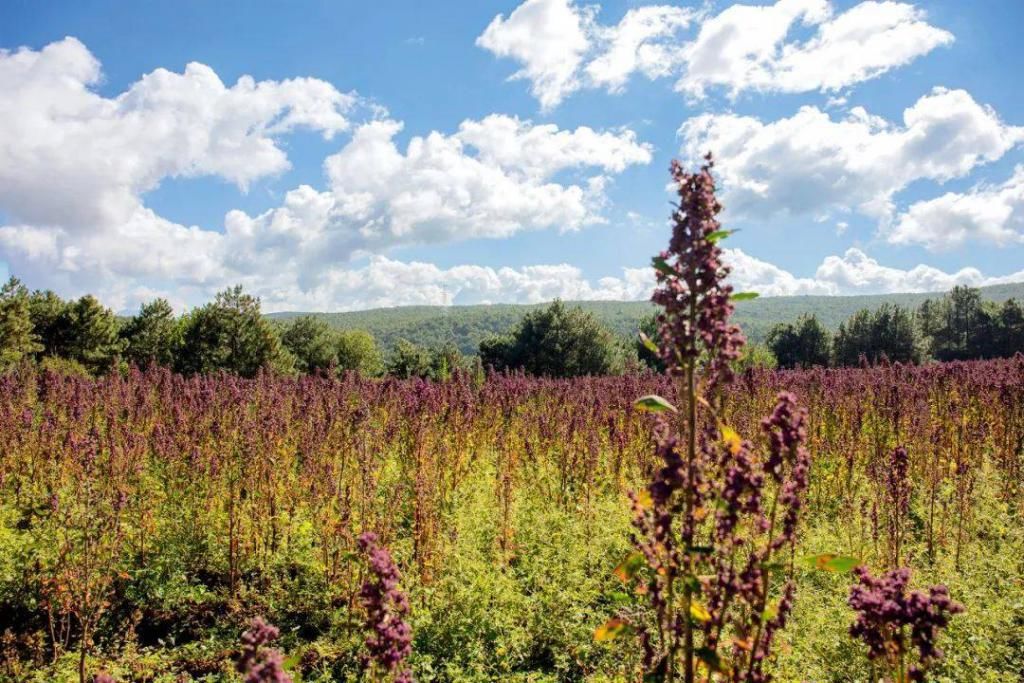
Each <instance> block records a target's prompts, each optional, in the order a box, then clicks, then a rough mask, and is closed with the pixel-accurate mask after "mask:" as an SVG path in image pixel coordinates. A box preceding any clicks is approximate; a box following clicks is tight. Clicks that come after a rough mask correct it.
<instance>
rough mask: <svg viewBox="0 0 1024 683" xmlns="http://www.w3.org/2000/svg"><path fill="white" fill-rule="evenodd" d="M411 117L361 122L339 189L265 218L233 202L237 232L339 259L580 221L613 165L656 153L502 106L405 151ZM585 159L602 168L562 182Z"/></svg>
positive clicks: (297, 199)
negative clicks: (524, 117) (511, 113)
mask: <svg viewBox="0 0 1024 683" xmlns="http://www.w3.org/2000/svg"><path fill="white" fill-rule="evenodd" d="M401 127H402V124H400V123H398V122H395V121H390V120H379V121H372V122H369V123H367V124H364V125H362V126H360V127H359V128H357V129H356V131H355V132H354V134H353V137H352V140H351V142H349V143H348V144H347V145H345V146H344V147H343V148H342V149H341V150H340V151H339V152H338V153H337V154H334V155H331V156H329V157H328V158H327V159H326V161H325V162H324V169H325V173H326V176H327V182H328V189H326V190H325V191H322V192H318V191H315V190H313V189H312V188H310V187H302V188H299V189H297V190H295V191H293V192H292V193H289V195H288V197H287V199H286V201H285V204H284V205H283V206H281V207H279V208H276V209H273V210H271V211H267V212H265V213H263V214H261V215H259V216H247V215H246V214H244V213H241V212H237V211H236V212H232V213H231V214H229V216H228V220H227V229H228V234H229V236H232V237H238V238H243V237H244V238H245V239H247V240H249V241H250V243H251V246H252V247H253V248H254V249H255V250H257V251H259V252H260V253H261V254H263V255H264V257H265V255H266V254H267V253H268V252H269V251H272V250H274V249H275V248H276V247H278V246H281V245H283V246H284V247H285V248H286V249H287V250H289V251H291V252H294V251H296V250H301V249H308V251H309V252H310V254H312V255H315V256H316V257H317V258H321V259H331V260H336V259H346V258H348V257H350V256H352V255H353V254H356V253H358V252H365V251H381V250H383V249H386V248H389V247H394V246H398V245H403V244H416V243H437V242H446V241H455V240H463V239H471V238H500V237H509V236H511V235H514V234H516V233H518V232H520V231H523V230H538V229H544V228H554V229H558V230H563V231H564V230H576V229H579V228H580V227H582V226H585V225H587V224H591V223H596V222H601V221H603V220H604V219H603V217H602V216H601V214H600V208H601V207H602V206H603V205H604V203H605V201H606V199H605V185H606V183H607V175H606V174H614V173H619V172H621V171H623V170H625V169H626V168H627V167H628V166H630V165H634V164H647V163H649V162H650V160H651V150H650V148H649V147H648V146H647V145H644V144H641V143H639V142H638V141H637V140H636V136H635V135H634V134H633V132H632V131H617V132H601V133H599V132H596V131H594V130H592V129H590V128H586V127H581V128H577V129H575V130H572V131H568V130H559V129H558V128H557V127H556V126H553V125H533V124H532V123H530V122H527V121H521V120H519V119H516V118H513V117H508V116H502V115H492V116H488V117H486V118H484V119H482V120H480V121H464V122H463V123H462V125H461V126H460V127H459V130H458V132H456V133H454V134H452V135H444V134H442V133H439V132H436V131H435V132H432V133H430V134H429V135H427V136H425V137H420V136H414V137H413V138H412V139H411V140H410V141H409V142H408V144H407V145H406V147H405V149H404V150H401V149H399V147H398V146H397V145H396V143H395V141H394V137H395V135H396V134H397V133H398V132H399V130H400V129H401ZM583 169H594V171H596V172H597V174H596V175H589V176H585V177H582V178H581V179H579V180H578V181H577V182H575V183H570V182H556V178H555V177H556V176H560V175H561V174H563V173H577V174H578V172H580V171H582V170H583ZM242 253H243V252H241V251H236V252H235V254H236V256H238V255H240V254H242Z"/></svg>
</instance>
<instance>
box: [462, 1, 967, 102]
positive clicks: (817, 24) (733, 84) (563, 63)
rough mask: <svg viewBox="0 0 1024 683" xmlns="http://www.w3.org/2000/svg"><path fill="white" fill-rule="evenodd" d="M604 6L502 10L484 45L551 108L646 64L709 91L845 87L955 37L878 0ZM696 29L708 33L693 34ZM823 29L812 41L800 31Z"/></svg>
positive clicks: (912, 10) (615, 88) (653, 72)
mask: <svg viewBox="0 0 1024 683" xmlns="http://www.w3.org/2000/svg"><path fill="white" fill-rule="evenodd" d="M598 10H599V8H598V7H597V6H596V5H585V6H584V5H579V4H576V3H575V2H573V1H572V0H526V2H524V3H523V4H521V5H520V6H519V7H517V8H516V9H515V10H514V11H513V12H512V13H511V14H510V15H509V16H508V17H507V18H506V17H504V16H502V15H500V14H499V15H498V16H496V17H495V18H494V20H493V21H492V22H491V23H490V25H489V26H488V27H487V28H486V30H485V31H484V32H483V34H481V35H480V37H479V38H478V39H477V45H479V46H480V47H482V48H484V49H487V50H489V51H490V52H492V53H493V54H495V55H496V56H498V57H505V58H510V59H514V60H516V61H517V62H519V63H520V64H522V68H521V69H520V70H519V71H517V72H515V73H514V74H513V76H512V78H513V79H525V80H528V81H530V84H531V92H532V94H533V95H534V96H535V97H536V98H537V99H538V100H539V102H540V104H541V107H542V108H544V109H550V108H552V107H554V106H556V105H557V104H558V103H559V102H561V101H562V100H563V99H564V98H565V97H567V96H568V95H569V94H571V93H573V92H575V91H576V90H579V89H581V88H603V89H606V90H608V91H609V92H619V91H621V90H622V89H623V88H624V86H625V85H626V83H627V82H628V80H629V79H630V77H632V75H633V74H634V73H640V74H642V75H644V76H646V77H647V78H650V79H655V78H661V77H674V78H676V84H675V88H676V90H678V91H680V92H684V93H687V94H688V95H690V96H692V97H698V98H699V97H703V96H704V95H705V92H706V90H707V89H708V88H710V87H720V88H723V89H725V90H726V91H727V92H728V94H729V95H730V96H732V97H735V96H737V95H739V94H740V93H742V92H744V91H749V90H752V91H769V92H811V91H826V92H834V91H839V90H841V89H842V88H845V87H848V86H851V85H854V84H856V83H860V82H863V81H866V80H870V79H872V78H876V77H877V76H880V75H881V74H883V73H885V72H887V71H889V70H891V69H894V68H897V67H900V66H903V65H906V64H908V63H910V62H912V61H913V60H914V59H917V58H918V57H921V56H923V55H925V54H927V53H929V52H931V51H932V50H934V49H936V48H938V47H941V46H944V45H949V44H950V43H952V42H953V35H952V34H951V33H949V32H948V31H945V30H943V29H941V28H937V27H935V26H932V25H931V24H929V23H928V21H927V17H926V15H925V13H924V11H923V10H921V9H919V8H917V7H915V6H914V5H912V4H907V3H901V2H891V1H885V2H875V1H873V0H868V1H866V2H861V3H859V4H856V5H854V6H853V7H851V8H850V9H848V10H846V11H845V12H841V13H839V14H836V13H835V12H834V9H833V6H832V4H831V3H830V2H827V0H778V2H776V3H775V4H772V5H741V4H735V5H731V6H729V7H727V8H726V9H724V10H723V11H722V12H720V13H719V14H717V15H711V14H709V13H707V12H705V11H703V10H695V9H688V8H680V7H676V6H672V5H643V6H640V7H635V8H632V9H630V10H629V11H628V12H627V13H626V14H625V16H624V17H623V18H622V19H621V20H620V21H619V22H618V23H617V24H614V25H603V24H600V23H598V21H597V20H596V17H597V13H598ZM691 28H695V33H696V35H692V33H691V35H689V36H684V35H683V34H684V32H686V31H687V30H688V29H691ZM798 29H803V30H808V29H809V30H813V34H812V35H811V37H810V38H808V39H807V40H804V41H800V40H798V39H796V38H795V37H794V36H793V34H794V33H795V32H797V30H798Z"/></svg>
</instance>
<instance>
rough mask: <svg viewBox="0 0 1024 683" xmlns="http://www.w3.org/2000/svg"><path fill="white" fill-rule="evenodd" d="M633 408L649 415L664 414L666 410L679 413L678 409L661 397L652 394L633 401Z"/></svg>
mask: <svg viewBox="0 0 1024 683" xmlns="http://www.w3.org/2000/svg"><path fill="white" fill-rule="evenodd" d="M633 407H634V408H636V409H637V410H644V411H647V412H649V413H663V412H665V411H666V410H667V411H669V412H672V413H678V412H679V411H678V410H676V407H675V406H674V405H672V404H671V403H669V402H668V401H666V400H665V399H663V398H662V397H661V396H657V395H655V394H650V395H648V396H641V397H640V398H638V399H637V400H635V401H633Z"/></svg>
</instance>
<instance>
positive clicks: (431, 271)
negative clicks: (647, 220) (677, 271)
mask: <svg viewBox="0 0 1024 683" xmlns="http://www.w3.org/2000/svg"><path fill="white" fill-rule="evenodd" d="M723 257H724V260H725V262H726V263H728V264H729V265H731V266H732V268H733V272H732V274H731V275H730V282H731V284H732V285H733V287H734V288H735V289H736V290H737V291H756V292H758V293H760V294H761V296H793V295H805V294H818V295H836V294H879V293H896V292H933V291H944V290H948V289H950V288H952V287H953V286H955V285H970V286H982V285H988V284H998V283H1001V282H1012V281H1022V280H1024V271H1021V272H1018V273H1015V274H1012V275H1008V276H1005V277H985V276H984V275H982V274H981V273H980V272H979V271H978V270H976V269H974V268H964V269H962V270H960V271H957V272H955V273H945V272H943V271H940V270H938V269H936V268H932V267H929V266H925V265H919V266H916V267H914V268H911V269H909V270H902V269H898V268H891V267H887V266H883V265H881V264H879V263H878V262H877V261H876V260H874V259H872V258H870V257H869V256H867V255H866V254H865V253H864V252H862V251H860V250H858V249H849V250H847V251H846V253H844V254H843V255H842V256H829V257H827V258H826V259H824V260H823V261H822V263H821V265H820V266H819V267H818V269H817V271H816V273H815V275H814V277H809V278H808V277H803V278H802V277H796V276H794V275H793V274H792V273H790V272H788V271H786V270H784V269H782V268H779V267H778V266H775V265H773V264H771V263H768V262H766V261H763V260H761V259H758V258H755V257H753V256H750V255H748V254H746V253H745V252H743V251H742V250H740V249H725V250H724V254H723ZM653 287H654V271H653V269H652V268H650V267H646V268H623V269H622V274H621V275H620V276H608V277H602V278H598V279H596V280H591V279H588V278H586V277H585V276H584V275H583V273H582V271H581V270H580V269H579V268H577V267H575V266H572V265H570V264H566V263H561V264H549V265H534V266H524V267H521V268H490V267H486V266H476V265H459V266H453V267H451V268H447V269H444V268H439V267H437V266H436V265H434V264H431V263H420V262H403V261H397V260H393V259H389V258H387V257H384V256H374V257H371V258H370V259H369V261H368V262H367V263H366V264H365V265H363V266H361V267H358V268H341V267H333V268H331V269H330V270H329V271H328V273H327V275H326V277H325V278H324V279H323V281H322V282H321V283H320V284H318V285H317V286H316V287H314V288H310V289H305V290H301V289H298V288H296V287H295V285H294V283H292V284H291V286H290V288H289V286H288V285H287V284H286V283H275V284H274V286H273V287H265V288H263V289H260V288H259V285H257V286H256V288H255V291H256V292H258V293H262V294H263V296H264V305H265V307H267V309H268V310H306V311H312V310H317V311H325V310H348V309H363V308H377V307H387V306H405V305H451V304H474V303H540V302H545V301H551V300H552V299H554V298H556V297H557V298H561V299H565V300H615V301H628V300H632V301H637V300H645V299H648V298H649V297H650V295H651V291H652V289H653Z"/></svg>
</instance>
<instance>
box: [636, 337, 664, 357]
mask: <svg viewBox="0 0 1024 683" xmlns="http://www.w3.org/2000/svg"><path fill="white" fill-rule="evenodd" d="M639 334H640V343H641V344H643V345H644V348H645V349H647V350H648V351H650V352H651V353H660V350H659V349H658V345H657V344H655V343H654V342H652V341H651V338H650V337H648V336H647V335H646V334H644V333H643V332H640V333H639Z"/></svg>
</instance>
